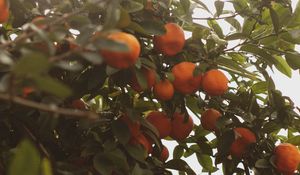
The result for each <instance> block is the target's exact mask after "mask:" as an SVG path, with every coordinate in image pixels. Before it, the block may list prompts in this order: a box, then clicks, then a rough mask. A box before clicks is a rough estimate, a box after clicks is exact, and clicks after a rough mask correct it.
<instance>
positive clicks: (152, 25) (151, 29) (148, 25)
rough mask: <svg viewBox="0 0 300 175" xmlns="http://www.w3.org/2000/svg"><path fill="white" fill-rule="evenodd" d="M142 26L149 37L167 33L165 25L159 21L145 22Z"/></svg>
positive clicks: (141, 23)
mask: <svg viewBox="0 0 300 175" xmlns="http://www.w3.org/2000/svg"><path fill="white" fill-rule="evenodd" d="M140 26H141V27H142V28H143V29H144V31H145V32H146V33H147V34H149V35H163V34H165V33H166V29H165V27H164V24H163V23H162V22H161V21H158V20H143V21H142V22H140Z"/></svg>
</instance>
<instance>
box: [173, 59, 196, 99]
mask: <svg viewBox="0 0 300 175" xmlns="http://www.w3.org/2000/svg"><path fill="white" fill-rule="evenodd" d="M195 68H196V65H195V64H194V63H191V62H181V63H179V64H176V65H175V66H174V67H173V68H172V73H173V75H174V78H175V80H174V82H173V85H174V88H175V89H176V90H177V91H178V92H180V93H182V94H192V93H194V92H195V91H197V90H198V89H199V88H200V86H201V77H202V76H201V75H197V76H194V70H195Z"/></svg>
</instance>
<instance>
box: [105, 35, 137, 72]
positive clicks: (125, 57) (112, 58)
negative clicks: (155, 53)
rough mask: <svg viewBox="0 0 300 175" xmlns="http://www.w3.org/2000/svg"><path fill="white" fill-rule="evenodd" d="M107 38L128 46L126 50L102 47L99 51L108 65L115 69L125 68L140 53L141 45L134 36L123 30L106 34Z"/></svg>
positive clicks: (132, 63)
mask: <svg viewBox="0 0 300 175" xmlns="http://www.w3.org/2000/svg"><path fill="white" fill-rule="evenodd" d="M107 38H108V39H110V40H113V41H115V42H119V43H122V44H125V45H126V46H127V47H128V51H113V50H106V49H102V50H101V51H100V53H101V55H102V56H103V58H104V60H105V62H106V63H107V64H108V65H109V66H111V67H114V68H117V69H127V68H129V67H130V66H132V65H134V64H135V63H136V61H137V60H138V58H139V55H140V51H141V46H140V43H139V41H138V40H137V39H136V37H135V36H133V35H131V34H128V33H125V32H116V33H112V34H110V35H108V37H107Z"/></svg>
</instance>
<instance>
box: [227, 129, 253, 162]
mask: <svg viewBox="0 0 300 175" xmlns="http://www.w3.org/2000/svg"><path fill="white" fill-rule="evenodd" d="M234 132H235V136H236V139H235V140H234V141H233V143H232V144H231V146H230V154H231V155H233V156H235V157H237V158H241V157H243V156H244V155H245V154H246V153H247V152H248V151H249V146H250V145H251V144H253V143H255V142H256V136H255V134H254V133H253V132H252V131H250V130H249V129H247V128H241V127H240V128H234Z"/></svg>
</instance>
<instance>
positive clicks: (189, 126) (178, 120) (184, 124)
mask: <svg viewBox="0 0 300 175" xmlns="http://www.w3.org/2000/svg"><path fill="white" fill-rule="evenodd" d="M171 124H172V130H171V134H170V136H171V137H172V138H173V139H175V140H179V141H181V140H184V139H186V138H187V137H188V136H189V135H190V133H191V132H192V130H193V127H194V122H193V119H192V117H191V116H188V120H187V121H185V116H184V114H180V113H177V112H175V113H174V115H173V120H172V121H171Z"/></svg>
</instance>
